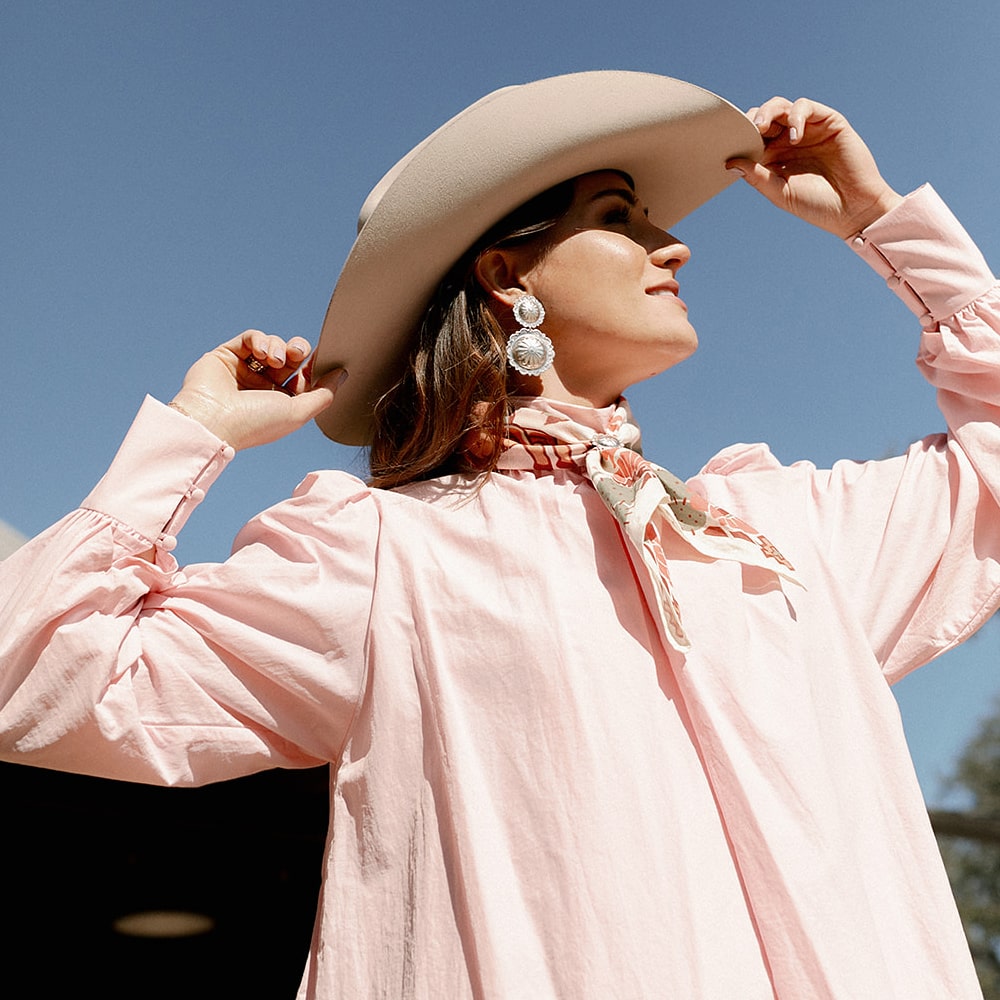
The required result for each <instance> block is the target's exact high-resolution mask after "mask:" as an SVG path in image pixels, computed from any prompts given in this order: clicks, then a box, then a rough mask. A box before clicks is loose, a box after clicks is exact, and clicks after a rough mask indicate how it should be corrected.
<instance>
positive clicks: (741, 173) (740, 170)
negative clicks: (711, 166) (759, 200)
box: [726, 166, 747, 177]
mask: <svg viewBox="0 0 1000 1000" xmlns="http://www.w3.org/2000/svg"><path fill="white" fill-rule="evenodd" d="M726 170H727V171H728V172H729V173H731V174H738V175H739V176H740V177H746V175H747V172H746V171H745V170H744V169H743V168H742V167H736V166H732V167H726Z"/></svg>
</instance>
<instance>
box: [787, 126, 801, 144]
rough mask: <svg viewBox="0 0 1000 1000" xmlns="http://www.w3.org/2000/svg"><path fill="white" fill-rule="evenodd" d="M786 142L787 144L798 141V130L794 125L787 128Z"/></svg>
mask: <svg viewBox="0 0 1000 1000" xmlns="http://www.w3.org/2000/svg"><path fill="white" fill-rule="evenodd" d="M788 141H789V142H798V141H799V130H798V129H797V128H796V127H795V126H794V125H792V126H791V128H789V130H788Z"/></svg>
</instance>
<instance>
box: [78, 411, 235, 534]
mask: <svg viewBox="0 0 1000 1000" xmlns="http://www.w3.org/2000/svg"><path fill="white" fill-rule="evenodd" d="M235 454H236V453H235V451H234V450H233V449H232V448H231V447H230V446H229V445H228V444H226V442H225V441H223V440H221V439H220V438H217V437H216V436H215V435H214V434H213V433H212V432H211V431H210V430H208V428H206V427H204V426H203V425H202V424H200V423H199V422H198V421H197V420H194V419H192V418H191V417H187V416H185V415H184V414H182V413H179V412H178V411H177V410H175V409H173V408H171V407H169V406H164V405H163V403H160V402H158V401H157V400H155V399H153V398H152V397H151V396H147V397H146V399H145V400H144V401H143V404H142V407H141V408H140V409H139V413H138V415H137V416H136V418H135V421H134V422H133V424H132V426H131V428H130V429H129V432H128V434H127V435H126V436H125V440H124V441H123V442H122V445H121V447H120V448H119V449H118V454H117V455H116V456H115V459H114V461H113V462H112V463H111V467H110V468H109V469H108V471H107V472H106V473H105V475H104V477H103V478H102V479H101V481H100V482H99V483H98V484H97V486H95V487H94V489H93V490H92V491H91V493H90V495H89V496H88V497H87V499H86V500H84V501H83V503H82V504H81V506H82V507H84V508H85V509H88V510H95V511H98V512H99V513H101V514H106V515H107V516H108V517H111V518H113V519H114V520H116V521H119V522H121V523H122V524H126V525H128V526H129V527H130V528H132V529H133V530H134V531H136V532H138V533H139V534H140V535H142V536H143V537H145V538H148V539H149V541H150V543H151V544H152V545H155V546H157V547H158V548H162V549H165V550H167V551H170V550H171V549H173V548H174V546H175V545H176V543H177V539H176V535H177V532H178V531H180V529H181V528H182V527H183V526H184V523H185V522H186V521H187V519H188V518H189V517H190V516H191V512H192V511H193V510H194V508H195V507H197V506H198V504H199V503H200V502H201V501H202V500H203V499H204V497H205V492H206V490H207V489H208V488H209V487H210V486H211V485H212V483H214V482H215V480H216V479H217V478H218V477H219V474H220V473H221V472H222V470H223V469H224V468H225V467H226V466H227V465H228V464H229V462H230V461H231V460H232V458H233V456H234V455H235Z"/></svg>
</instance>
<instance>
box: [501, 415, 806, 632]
mask: <svg viewBox="0 0 1000 1000" xmlns="http://www.w3.org/2000/svg"><path fill="white" fill-rule="evenodd" d="M513 402H514V404H515V407H516V408H515V411H514V414H513V416H512V417H511V420H510V422H509V425H508V428H507V437H506V438H505V439H504V445H505V449H506V450H505V451H504V453H503V455H501V457H500V462H499V466H498V468H500V469H510V470H514V469H519V470H533V471H535V472H552V471H554V470H556V469H567V470H572V471H575V472H579V473H582V474H583V475H585V476H586V477H587V478H588V479H589V480H590V481H591V482H592V483H593V484H594V489H596V490H597V493H598V495H599V496H600V498H601V499H602V500H603V501H604V503H605V504H606V505H607V508H608V510H610V511H611V513H612V514H613V515H614V516H615V517H616V518H617V519H618V522H619V524H620V525H621V527H622V530H623V532H624V534H625V537H626V538H627V539H628V542H629V544H628V546H627V549H628V552H629V557H630V558H631V560H632V564H633V566H634V567H635V570H636V572H637V573H639V574H640V575H641V573H643V572H645V573H646V574H647V575H648V577H649V579H650V582H651V583H652V586H653V590H654V592H655V594H656V598H657V606H658V610H659V613H660V623H661V625H662V627H663V634H664V636H665V637H666V639H667V641H668V642H669V643H670V645H671V646H673V647H674V649H677V650H680V651H681V652H686V651H687V650H689V649H690V648H691V643H690V641H689V640H688V637H687V634H686V633H685V631H684V626H683V624H682V623H681V612H680V606H679V604H678V603H677V598H676V595H675V594H674V590H673V585H672V583H671V580H670V570H669V567H668V565H667V559H666V556H665V555H664V552H663V544H662V538H663V537H664V534H663V533H664V532H665V531H673V532H674V533H675V534H676V535H677V536H678V537H679V538H681V539H683V540H684V541H685V542H687V543H688V544H689V545H690V546H691V547H692V548H694V549H696V550H697V551H698V552H700V553H701V554H702V555H705V556H708V557H709V558H712V559H728V560H733V561H736V562H740V563H745V564H746V565H749V566H759V567H763V568H765V569H769V570H771V571H772V572H775V573H777V574H778V575H779V576H781V577H784V578H785V579H787V580H790V581H791V582H793V583H798V580H797V579H796V578H795V575H794V574H795V570H794V567H793V566H792V564H791V563H790V562H789V561H788V560H787V559H786V558H785V557H784V556H783V555H782V554H781V553H780V552H779V551H778V550H777V549H776V548H775V547H774V546H773V545H772V544H771V543H770V542H769V541H768V540H767V539H766V538H765V537H764V536H763V535H762V534H761V533H760V532H759V531H757V530H756V529H755V528H752V527H750V525H748V524H747V523H746V522H744V521H741V520H740V519H739V518H738V517H735V516H734V515H732V514H730V513H728V511H725V510H722V509H721V508H720V507H713V506H712V505H711V504H709V503H708V501H707V500H705V499H704V497H701V496H699V495H698V494H697V493H694V492H692V491H691V490H689V489H688V488H687V486H686V485H685V484H684V483H683V482H681V480H680V479H678V478H677V477H676V476H674V475H673V474H672V473H670V472H668V471H667V470H666V469H663V468H661V467H660V466H658V465H655V464H654V463H653V462H650V461H648V460H646V459H645V458H643V457H642V453H641V449H640V435H639V428H638V427H636V425H635V424H634V423H632V414H631V411H630V410H629V408H628V403H626V402H625V399H624V398H621V399H619V400H618V403H617V404H616V405H614V406H612V407H607V408H605V409H603V410H595V409H590V408H588V407H582V406H572V405H566V404H561V403H553V402H551V401H549V400H546V399H541V398H536V397H521V398H517V399H515V400H514V401H513ZM588 424H592V425H593V426H588Z"/></svg>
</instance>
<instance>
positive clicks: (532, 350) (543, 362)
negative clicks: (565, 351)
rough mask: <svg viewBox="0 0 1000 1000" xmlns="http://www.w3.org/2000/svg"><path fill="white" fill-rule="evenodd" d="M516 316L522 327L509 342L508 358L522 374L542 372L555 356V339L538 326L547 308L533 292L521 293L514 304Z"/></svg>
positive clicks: (547, 368) (550, 365)
mask: <svg viewBox="0 0 1000 1000" xmlns="http://www.w3.org/2000/svg"><path fill="white" fill-rule="evenodd" d="M514 319H516V320H517V322H518V323H520V324H521V328H520V329H519V330H518V331H517V332H516V333H514V334H512V335H511V337H510V339H509V340H508V341H507V361H508V363H509V364H510V366H511V368H513V369H514V370H515V371H519V372H520V373H521V374H522V375H541V374H542V372H547V371H548V370H549V369H550V368H551V367H552V361H553V359H554V358H555V356H556V352H555V348H554V347H553V346H552V341H551V340H549V338H548V337H546V336H545V334H544V333H542V331H541V330H539V329H538V327H540V326H541V325H542V322H543V321H544V319H545V309H544V308H543V307H542V304H541V302H539V301H538V299H536V298H535V296H534V295H527V294H525V295H522V296H521V297H520V298H519V299H518V300H517V301H516V302H515V303H514Z"/></svg>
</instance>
